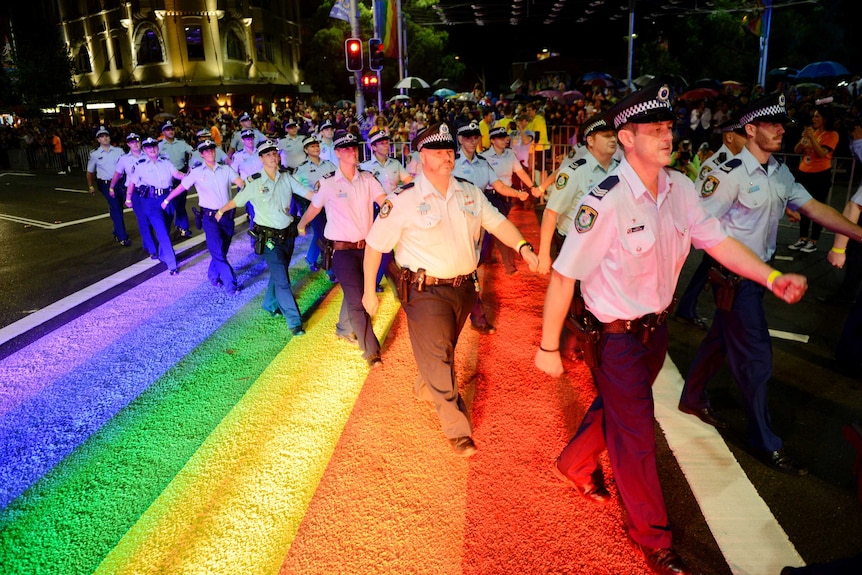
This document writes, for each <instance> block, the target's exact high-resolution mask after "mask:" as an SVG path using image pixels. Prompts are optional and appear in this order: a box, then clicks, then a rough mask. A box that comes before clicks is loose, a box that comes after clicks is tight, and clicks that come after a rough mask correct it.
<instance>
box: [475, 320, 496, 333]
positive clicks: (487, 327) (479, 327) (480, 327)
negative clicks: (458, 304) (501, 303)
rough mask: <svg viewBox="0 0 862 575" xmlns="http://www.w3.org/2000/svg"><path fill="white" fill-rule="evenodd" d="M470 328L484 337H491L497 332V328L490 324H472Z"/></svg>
mask: <svg viewBox="0 0 862 575" xmlns="http://www.w3.org/2000/svg"><path fill="white" fill-rule="evenodd" d="M470 326H471V327H472V328H473V329H475V330H476V331H478V332H479V333H481V334H482V335H491V334H492V333H496V332H497V328H496V327H494V326H493V325H491V324H490V323H488V322H485V323H471V324H470Z"/></svg>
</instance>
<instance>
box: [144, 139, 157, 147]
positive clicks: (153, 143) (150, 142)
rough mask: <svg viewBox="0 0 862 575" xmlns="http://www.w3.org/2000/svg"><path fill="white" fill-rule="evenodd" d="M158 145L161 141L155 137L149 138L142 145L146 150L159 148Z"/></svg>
mask: <svg viewBox="0 0 862 575" xmlns="http://www.w3.org/2000/svg"><path fill="white" fill-rule="evenodd" d="M158 145H159V141H158V140H157V139H155V138H153V137H150V138H147V139H146V140H144V141H143V143H142V144H141V146H143V147H144V148H146V147H150V146H158Z"/></svg>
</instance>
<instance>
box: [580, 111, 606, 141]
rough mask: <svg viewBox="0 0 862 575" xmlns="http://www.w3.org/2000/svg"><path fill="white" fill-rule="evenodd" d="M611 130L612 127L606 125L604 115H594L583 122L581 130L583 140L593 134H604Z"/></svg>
mask: <svg viewBox="0 0 862 575" xmlns="http://www.w3.org/2000/svg"><path fill="white" fill-rule="evenodd" d="M613 129H614V127H613V126H611V125H610V124H608V122H607V120H606V119H605V115H604V114H596V115H594V116H593V117H591V118H590V119H589V120H587V121H586V122H584V124H583V127H582V128H581V130H582V132H583V134H584V137H585V138H586V137H587V136H589V135H590V134H592V133H593V132H604V131H607V130H613Z"/></svg>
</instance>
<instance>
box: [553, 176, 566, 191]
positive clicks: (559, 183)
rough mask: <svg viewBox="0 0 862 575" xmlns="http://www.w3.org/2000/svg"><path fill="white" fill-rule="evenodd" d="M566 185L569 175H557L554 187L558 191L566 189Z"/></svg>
mask: <svg viewBox="0 0 862 575" xmlns="http://www.w3.org/2000/svg"><path fill="white" fill-rule="evenodd" d="M567 183H569V174H558V175H557V180H556V181H555V182H554V187H556V188H557V189H558V190H562V189H563V188H565V187H566V184H567Z"/></svg>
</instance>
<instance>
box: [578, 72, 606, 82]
mask: <svg viewBox="0 0 862 575" xmlns="http://www.w3.org/2000/svg"><path fill="white" fill-rule="evenodd" d="M597 79H598V80H613V79H614V77H613V76H611V75H610V74H608V73H607V72H587V73H586V74H584V75H583V76H581V81H582V82H586V81H588V80H597Z"/></svg>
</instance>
